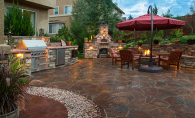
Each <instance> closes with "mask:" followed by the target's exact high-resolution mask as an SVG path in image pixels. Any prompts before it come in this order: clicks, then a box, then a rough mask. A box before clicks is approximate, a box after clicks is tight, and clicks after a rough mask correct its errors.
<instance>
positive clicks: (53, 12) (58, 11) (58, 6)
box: [53, 6, 59, 15]
mask: <svg viewBox="0 0 195 118" xmlns="http://www.w3.org/2000/svg"><path fill="white" fill-rule="evenodd" d="M56 8H58V14H55V9H56ZM56 8H55V9H54V10H53V15H59V6H56Z"/></svg>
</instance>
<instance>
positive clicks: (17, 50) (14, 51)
mask: <svg viewBox="0 0 195 118" xmlns="http://www.w3.org/2000/svg"><path fill="white" fill-rule="evenodd" d="M30 52H32V50H25V49H12V50H10V53H12V54H16V53H30Z"/></svg>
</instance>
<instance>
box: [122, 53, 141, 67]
mask: <svg viewBox="0 0 195 118" xmlns="http://www.w3.org/2000/svg"><path fill="white" fill-rule="evenodd" d="M120 57H121V68H123V65H126V64H127V65H128V67H129V63H132V70H134V66H139V67H140V64H141V55H139V57H134V56H133V52H132V51H131V50H120ZM125 62H127V63H125ZM134 62H138V65H134Z"/></svg>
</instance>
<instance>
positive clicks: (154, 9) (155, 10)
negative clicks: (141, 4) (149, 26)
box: [152, 3, 159, 15]
mask: <svg viewBox="0 0 195 118" xmlns="http://www.w3.org/2000/svg"><path fill="white" fill-rule="evenodd" d="M158 9H159V8H157V6H156V4H155V3H154V8H153V9H152V11H153V14H154V15H157V14H158Z"/></svg>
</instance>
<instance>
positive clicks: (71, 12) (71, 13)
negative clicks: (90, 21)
mask: <svg viewBox="0 0 195 118" xmlns="http://www.w3.org/2000/svg"><path fill="white" fill-rule="evenodd" d="M68 6H70V7H71V11H70V13H67V14H72V5H65V6H64V14H66V13H65V7H68Z"/></svg>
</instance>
